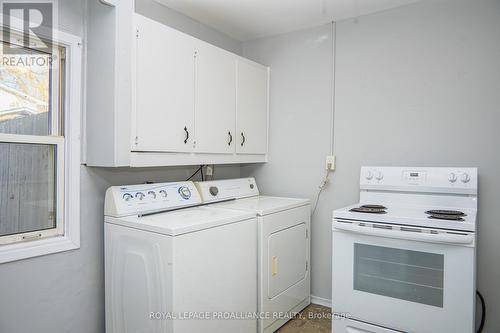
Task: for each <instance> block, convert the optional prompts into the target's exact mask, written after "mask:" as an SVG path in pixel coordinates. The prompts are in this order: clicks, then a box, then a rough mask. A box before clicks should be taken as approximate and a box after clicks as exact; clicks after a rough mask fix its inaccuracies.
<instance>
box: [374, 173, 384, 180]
mask: <svg viewBox="0 0 500 333" xmlns="http://www.w3.org/2000/svg"><path fill="white" fill-rule="evenodd" d="M375 178H376V179H377V180H382V179H383V178H384V174H383V173H382V172H380V171H377V172H376V173H375Z"/></svg>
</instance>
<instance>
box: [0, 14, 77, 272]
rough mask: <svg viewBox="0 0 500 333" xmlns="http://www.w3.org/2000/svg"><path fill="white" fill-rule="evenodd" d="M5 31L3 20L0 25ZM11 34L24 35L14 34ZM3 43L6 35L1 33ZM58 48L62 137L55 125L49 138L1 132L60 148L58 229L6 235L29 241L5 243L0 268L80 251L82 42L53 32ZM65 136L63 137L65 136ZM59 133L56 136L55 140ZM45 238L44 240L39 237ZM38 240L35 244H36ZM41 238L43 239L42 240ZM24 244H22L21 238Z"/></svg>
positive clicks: (0, 138) (4, 137) (10, 138)
mask: <svg viewBox="0 0 500 333" xmlns="http://www.w3.org/2000/svg"><path fill="white" fill-rule="evenodd" d="M10 20H11V22H15V21H18V22H15V23H16V24H14V25H13V26H23V25H22V24H20V23H21V22H20V20H19V19H17V18H15V17H12V16H11V17H10ZM0 25H1V26H2V27H3V21H2V22H1V23H0ZM12 33H19V34H20V33H21V32H20V31H15V30H13V31H12ZM0 39H1V40H3V32H2V33H0ZM52 40H53V43H54V45H58V46H60V47H62V48H64V51H63V52H64V56H65V62H64V77H63V81H59V80H60V77H61V76H60V74H61V73H60V71H61V70H62V69H61V68H59V70H58V71H57V75H58V79H57V80H58V81H59V83H60V85H61V86H60V87H61V88H62V89H61V90H62V91H63V92H64V96H58V97H59V98H60V99H61V97H63V99H62V110H63V112H64V114H62V113H61V110H59V107H56V108H55V109H54V110H50V112H55V113H57V117H62V122H58V125H60V126H59V127H60V128H59V129H58V131H57V133H53V130H54V126H55V125H56V124H54V122H51V124H50V125H51V131H50V134H49V135H48V136H38V135H19V134H2V133H0V142H5V143H31V144H46V145H52V146H55V154H56V157H55V164H54V166H55V169H56V170H55V174H56V177H57V181H56V191H57V193H56V205H57V206H56V228H52V229H47V230H41V231H30V232H24V233H19V234H15V235H6V236H2V237H1V238H2V240H3V241H2V243H4V241H5V240H7V238H8V237H12V239H13V240H15V239H14V238H15V237H17V238H19V237H23V236H24V237H25V238H24V239H21V240H20V241H18V242H15V243H9V244H4V245H2V244H1V243H0V263H4V262H10V261H15V260H20V259H25V258H30V257H37V256H42V255H46V254H51V253H57V252H63V251H69V250H74V249H78V248H80V155H81V143H80V137H81V135H80V132H81V116H82V97H81V95H82V81H81V80H82V40H81V38H79V37H77V36H74V35H72V34H69V33H66V32H63V31H59V30H56V29H53V31H52ZM61 132H62V134H63V136H61V135H60V134H61ZM54 134H57V135H54ZM39 234H41V237H38V235H39ZM33 238H35V239H36V240H31V239H33ZM37 238H38V239H37ZM17 240H19V239H17Z"/></svg>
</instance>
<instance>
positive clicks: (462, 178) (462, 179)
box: [460, 172, 470, 183]
mask: <svg viewBox="0 0 500 333" xmlns="http://www.w3.org/2000/svg"><path fill="white" fill-rule="evenodd" d="M460 180H461V181H462V183H468V182H469V180H470V176H469V174H468V173H467V172H464V173H463V174H462V177H460Z"/></svg>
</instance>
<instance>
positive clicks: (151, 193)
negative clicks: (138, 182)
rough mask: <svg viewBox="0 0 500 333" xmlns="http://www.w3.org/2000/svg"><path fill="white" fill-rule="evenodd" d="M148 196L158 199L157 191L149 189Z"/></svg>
mask: <svg viewBox="0 0 500 333" xmlns="http://www.w3.org/2000/svg"><path fill="white" fill-rule="evenodd" d="M148 196H149V197H150V198H151V199H156V193H155V191H149V192H148Z"/></svg>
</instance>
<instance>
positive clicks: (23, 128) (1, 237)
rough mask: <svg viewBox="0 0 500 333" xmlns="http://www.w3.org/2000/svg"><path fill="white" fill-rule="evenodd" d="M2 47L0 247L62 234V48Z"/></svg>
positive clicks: (4, 43)
mask: <svg viewBox="0 0 500 333" xmlns="http://www.w3.org/2000/svg"><path fill="white" fill-rule="evenodd" d="M6 44H7V42H6V41H2V45H1V46H2V47H1V48H0V56H1V59H2V61H1V63H0V245H2V244H10V243H15V242H20V241H27V240H36V239H40V238H45V237H51V236H57V235H62V234H63V233H64V228H63V218H62V217H63V211H62V210H63V199H62V198H63V197H64V193H63V189H64V177H63V175H64V172H63V170H62V166H63V165H64V149H63V148H64V147H63V145H64V137H63V134H64V133H63V130H62V129H63V128H64V126H63V116H62V114H63V113H62V111H63V110H62V105H63V103H62V101H63V100H64V96H63V94H62V91H63V89H62V88H61V87H62V85H61V82H64V80H63V76H64V61H65V59H64V48H61V47H56V46H54V51H53V54H46V53H41V52H40V51H35V50H31V49H23V50H22V51H23V52H22V53H20V54H4V52H3V50H4V46H6Z"/></svg>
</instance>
